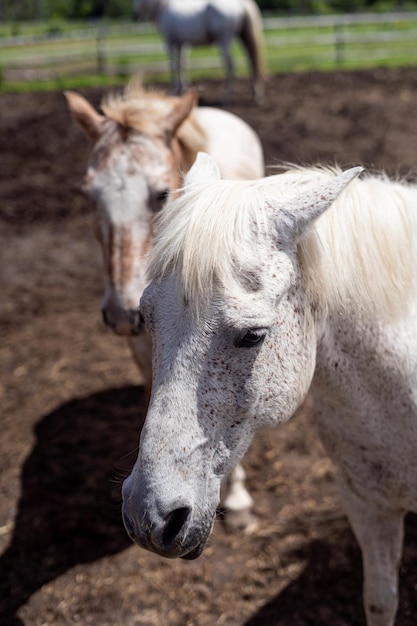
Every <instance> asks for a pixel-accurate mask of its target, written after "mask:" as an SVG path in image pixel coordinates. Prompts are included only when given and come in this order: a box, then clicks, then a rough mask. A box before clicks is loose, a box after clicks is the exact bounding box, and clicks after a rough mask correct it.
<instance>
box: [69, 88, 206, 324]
mask: <svg viewBox="0 0 417 626" xmlns="http://www.w3.org/2000/svg"><path fill="white" fill-rule="evenodd" d="M65 95H66V97H67V101H68V105H69V108H70V111H71V114H72V116H73V118H74V120H75V121H76V122H77V124H78V125H79V126H80V127H81V128H82V129H83V130H84V131H85V132H86V134H87V135H88V137H89V138H90V140H91V141H92V142H93V149H92V153H91V156H90V160H89V165H88V170H87V174H86V176H85V179H84V189H85V191H86V192H87V193H88V194H89V195H90V197H91V198H92V199H93V201H94V203H95V205H96V226H97V235H98V238H99V240H100V242H101V245H102V249H103V256H104V262H105V268H106V279H107V280H106V292H105V296H104V301H103V307H102V308H103V317H104V320H105V322H106V323H107V324H108V325H109V326H110V327H111V328H113V330H114V331H115V332H116V333H118V334H123V335H131V334H136V332H139V331H140V328H139V327H138V314H137V307H138V304H139V300H140V296H141V295H142V293H143V290H144V288H145V285H146V278H145V267H146V257H147V253H148V250H149V248H150V246H151V243H152V239H153V218H154V215H155V213H156V212H158V211H159V209H160V208H161V207H162V205H163V204H164V202H165V200H166V198H167V195H168V193H169V192H170V190H172V189H177V188H178V187H179V185H180V182H181V176H180V174H181V167H180V165H179V164H180V163H182V156H183V155H182V151H181V148H180V146H179V142H178V140H177V136H176V133H177V130H178V128H179V126H181V124H182V122H184V120H185V119H186V118H187V117H188V116H189V114H190V112H191V110H192V109H193V107H194V105H195V101H196V96H195V94H193V93H188V94H185V95H184V96H183V97H182V98H176V99H172V98H167V97H164V96H162V95H161V94H157V93H156V94H155V95H153V94H151V93H150V94H149V95H148V94H147V93H146V92H144V91H142V90H140V89H136V90H135V89H133V91H132V92H130V91H129V90H127V91H126V93H124V94H123V96H118V97H116V98H113V100H109V101H104V103H103V105H102V106H103V108H104V111H105V115H103V114H101V113H98V112H97V111H96V110H95V109H94V108H93V107H92V106H91V105H90V103H89V102H88V101H87V100H86V99H85V98H83V97H82V96H81V95H79V94H76V93H74V92H66V94H65Z"/></svg>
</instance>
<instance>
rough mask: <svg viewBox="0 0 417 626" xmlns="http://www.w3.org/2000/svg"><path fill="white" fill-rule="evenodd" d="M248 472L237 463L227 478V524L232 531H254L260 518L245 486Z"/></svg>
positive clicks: (224, 501) (225, 506) (225, 500)
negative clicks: (253, 509) (254, 512)
mask: <svg viewBox="0 0 417 626" xmlns="http://www.w3.org/2000/svg"><path fill="white" fill-rule="evenodd" d="M245 479H246V473H245V470H244V469H243V467H242V466H241V465H240V463H239V464H238V465H236V467H235V468H234V470H233V471H232V472H231V473H230V474H229V476H228V477H227V480H226V496H225V497H224V500H223V505H224V508H225V524H226V528H227V529H228V530H230V531H234V530H241V531H242V530H243V531H244V532H245V533H251V532H254V531H255V530H256V528H257V526H258V520H257V518H256V516H255V515H254V514H253V513H252V507H253V499H252V497H251V495H250V494H249V492H248V490H247V489H246V487H245Z"/></svg>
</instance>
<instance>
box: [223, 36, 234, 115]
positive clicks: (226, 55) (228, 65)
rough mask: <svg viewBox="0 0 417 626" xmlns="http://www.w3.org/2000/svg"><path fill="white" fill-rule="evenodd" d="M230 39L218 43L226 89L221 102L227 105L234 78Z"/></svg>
mask: <svg viewBox="0 0 417 626" xmlns="http://www.w3.org/2000/svg"><path fill="white" fill-rule="evenodd" d="M231 43H232V41H231V39H227V40H225V41H220V42H219V48H220V53H221V56H222V60H223V65H224V68H225V70H226V88H225V91H224V97H223V102H224V103H227V102H229V100H230V97H231V95H232V91H233V81H234V78H235V67H234V63H233V59H232V55H231V53H230V46H231Z"/></svg>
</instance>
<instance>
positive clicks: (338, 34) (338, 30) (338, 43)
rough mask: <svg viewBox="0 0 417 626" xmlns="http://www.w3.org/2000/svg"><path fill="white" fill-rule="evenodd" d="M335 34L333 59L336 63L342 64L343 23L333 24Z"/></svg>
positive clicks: (343, 58)
mask: <svg viewBox="0 0 417 626" xmlns="http://www.w3.org/2000/svg"><path fill="white" fill-rule="evenodd" d="M334 34H335V53H336V56H335V61H336V64H337V65H342V63H343V62H344V60H345V40H344V37H343V34H344V33H343V24H337V23H336V24H335V25H334Z"/></svg>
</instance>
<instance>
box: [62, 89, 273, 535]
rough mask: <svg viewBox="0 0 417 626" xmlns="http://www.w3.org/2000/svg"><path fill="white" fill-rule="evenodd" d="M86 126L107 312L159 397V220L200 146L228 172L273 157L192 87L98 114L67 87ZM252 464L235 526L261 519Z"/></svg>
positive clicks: (243, 174) (135, 92) (232, 505)
mask: <svg viewBox="0 0 417 626" xmlns="http://www.w3.org/2000/svg"><path fill="white" fill-rule="evenodd" d="M66 97H67V101H68V105H69V108H70V111H71V113H72V116H73V117H74V119H75V121H76V122H77V124H79V125H80V126H81V128H82V129H83V130H84V131H85V132H86V133H87V135H88V137H89V138H90V139H91V140H92V142H93V150H92V153H91V157H90V161H89V165H88V170H87V174H86V177H85V181H84V188H85V190H86V191H87V192H88V193H89V195H90V196H91V197H92V199H93V200H94V203H95V204H96V207H97V210H96V232H97V235H98V239H99V241H100V243H101V245H102V249H103V258H104V264H105V269H106V292H105V296H104V300H103V303H102V313H103V318H104V320H105V322H106V324H107V325H108V326H109V327H110V328H112V329H113V330H114V331H115V332H116V333H117V334H119V335H124V336H127V337H128V339H129V342H130V345H131V347H132V349H133V354H134V356H135V360H136V362H137V363H138V365H139V367H140V370H141V373H142V375H143V378H144V384H145V389H146V392H147V395H148V397H149V395H150V389H151V382H152V371H151V356H152V347H151V340H150V337H149V335H148V334H147V333H145V332H140V331H141V329H140V328H139V325H138V313H137V307H138V304H139V300H140V297H141V295H142V293H143V290H144V288H145V286H146V262H147V254H148V251H149V248H150V246H151V245H152V239H153V234H154V218H155V215H156V213H157V212H158V211H159V210H160V209H161V208H162V206H163V204H164V202H165V200H166V198H167V196H168V194H169V193H170V192H171V190H175V189H178V188H179V187H180V186H181V184H182V180H183V178H182V176H183V174H184V173H185V172H186V171H187V170H188V169H189V168H190V166H191V165H192V163H193V162H194V159H195V156H196V154H197V150H199V149H205V150H207V151H208V152H209V153H210V154H211V155H212V156H213V157H214V158H215V159H216V162H217V163H218V164H219V167H220V170H221V172H222V173H223V175H224V176H225V177H229V178H247V177H248V178H260V177H261V176H263V175H264V169H265V168H264V161H263V152H262V146H261V142H260V140H259V137H258V135H257V134H256V133H255V132H254V131H253V130H252V129H251V128H250V127H249V126H248V125H247V124H246V123H245V122H244V121H243V120H241V119H240V118H238V117H237V116H235V115H233V114H231V113H228V112H227V111H222V110H220V109H215V108H205V107H201V108H196V107H195V104H196V95H195V94H194V93H192V92H190V93H188V94H185V95H184V96H183V97H182V98H176V97H170V96H167V95H165V94H163V93H160V92H157V91H150V92H147V91H145V90H143V89H142V87H140V86H138V85H136V87H133V86H131V87H130V88H128V89H127V90H126V92H125V93H124V94H120V95H113V96H112V97H110V98H106V99H105V100H104V101H103V104H102V107H103V110H104V114H101V113H98V112H97V111H96V110H95V109H94V108H93V107H92V106H91V105H90V104H89V103H88V102H87V100H86V99H85V98H83V97H82V96H81V95H79V94H76V93H73V92H67V93H66ZM244 479H245V475H244V471H243V468H241V467H238V468H237V469H236V472H235V473H234V474H233V475H232V476H231V479H230V482H229V490H228V493H227V495H226V498H225V500H224V505H225V508H226V513H228V514H227V516H226V521H227V524H228V525H229V526H238V527H244V528H245V529H246V530H249V529H250V528H251V527H252V525H253V517H252V516H251V514H250V508H251V505H252V499H251V497H250V496H249V494H248V492H247V491H246V489H245V488H244Z"/></svg>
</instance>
